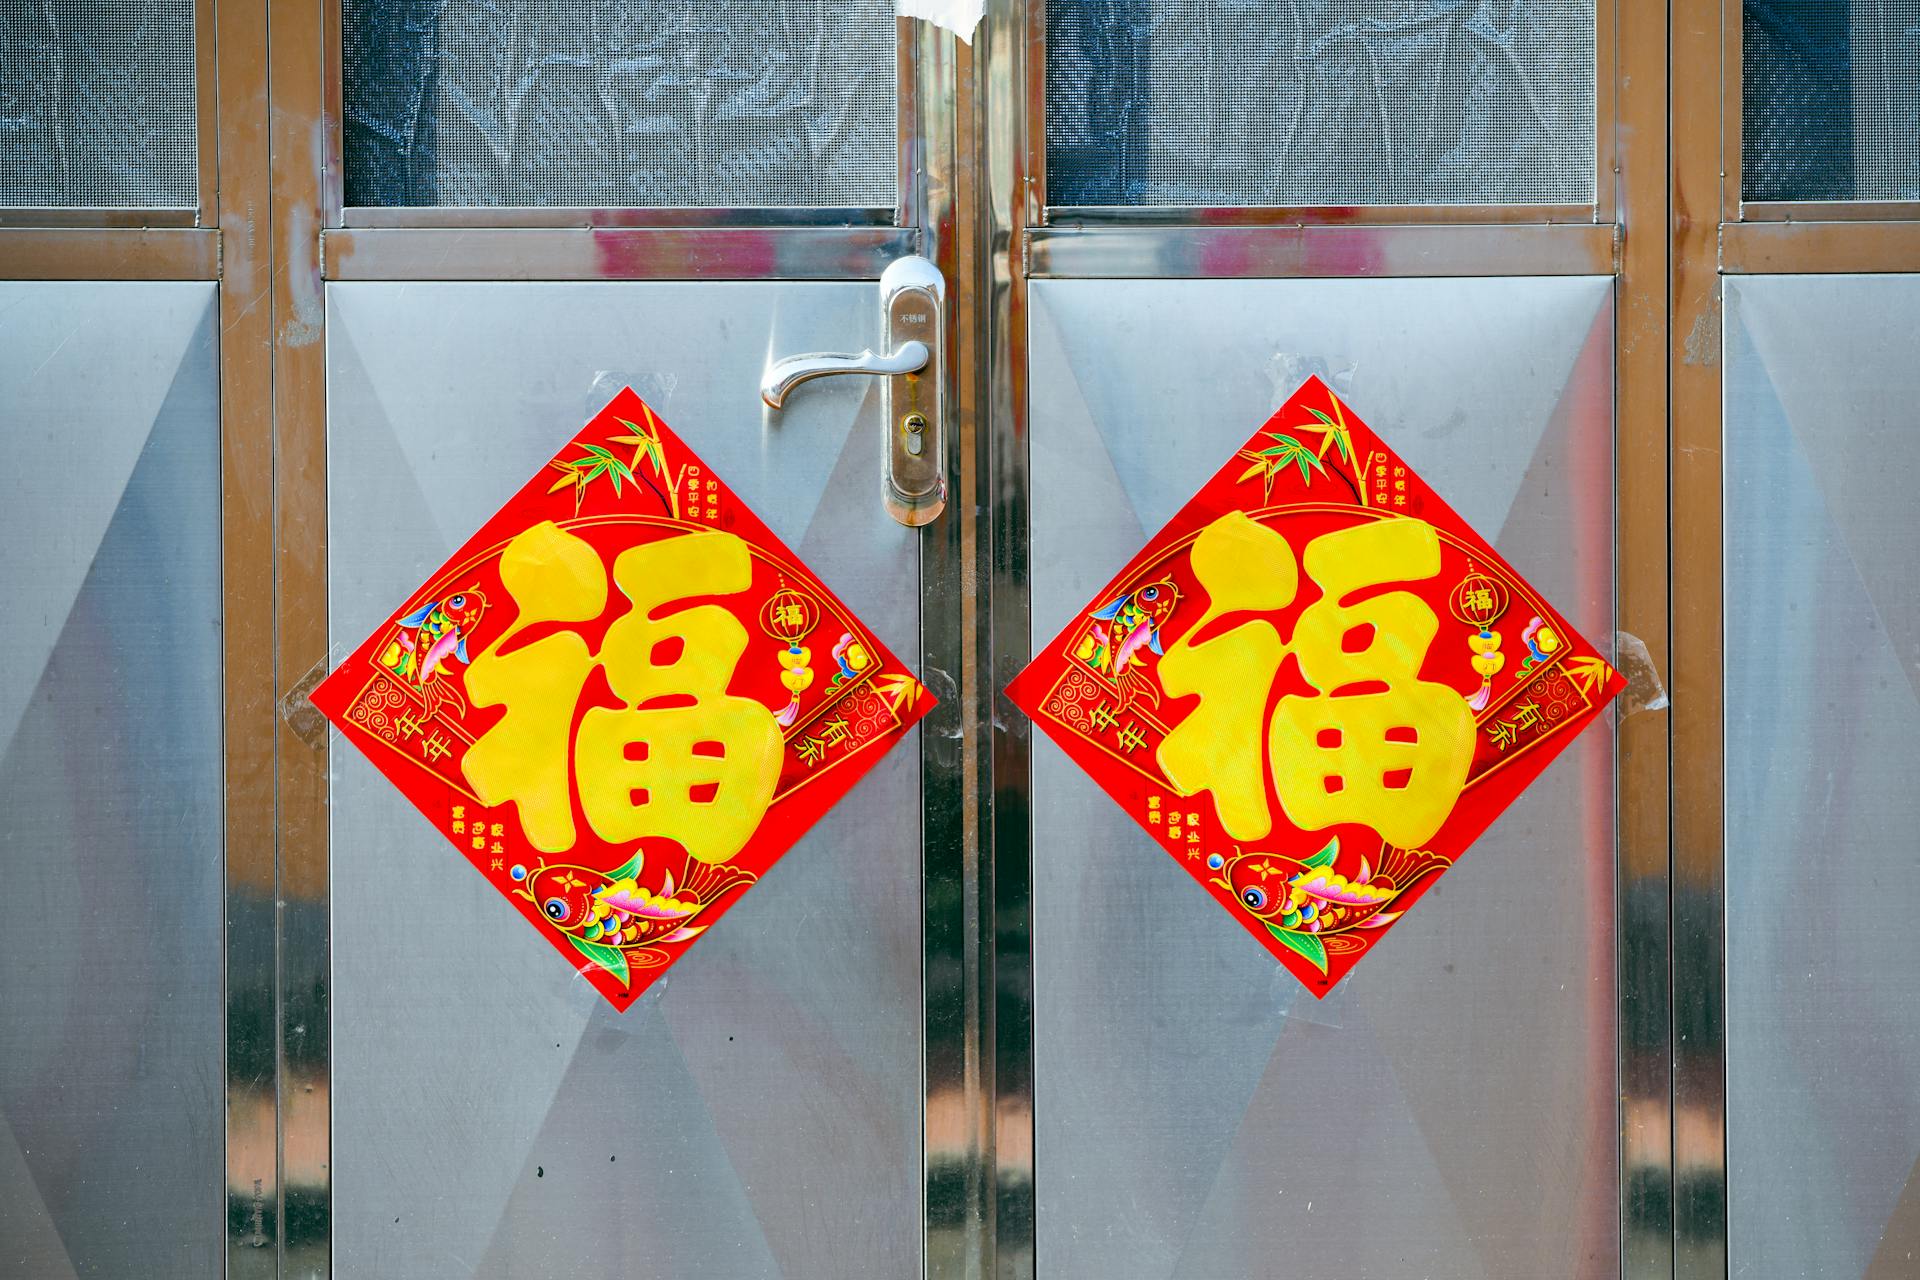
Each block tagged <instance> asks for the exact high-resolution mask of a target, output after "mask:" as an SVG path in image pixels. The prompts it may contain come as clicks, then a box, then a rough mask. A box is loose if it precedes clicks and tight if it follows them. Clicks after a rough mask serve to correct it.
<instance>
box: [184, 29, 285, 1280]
mask: <svg viewBox="0 0 1920 1280" xmlns="http://www.w3.org/2000/svg"><path fill="white" fill-rule="evenodd" d="M216 12H217V18H216V22H217V28H216V31H215V33H214V34H215V39H214V40H213V42H212V44H213V50H214V58H213V61H212V62H211V63H210V64H209V65H210V66H211V67H212V68H213V71H214V74H215V75H216V77H217V81H218V88H217V105H216V107H215V116H216V125H215V130H214V136H215V137H216V138H217V163H218V172H219V183H218V187H217V203H216V204H215V205H214V206H213V208H212V209H211V210H209V211H204V212H203V213H202V218H203V219H204V220H211V221H214V222H216V223H217V224H218V226H219V228H220V234H221V255H220V453H221V512H222V516H221V526H222V528H221V562H222V565H223V570H222V572H223V576H224V583H223V594H224V597H225V605H224V608H223V609H222V622H221V637H222V641H221V643H222V647H223V657H224V661H223V663H222V667H223V668H224V670H225V672H226V682H225V685H226V690H225V696H226V706H225V759H226V765H225V768H226V1064H227V1072H226V1074H227V1100H226V1113H227V1135H226V1137H227V1147H226V1153H227V1154H226V1183H227V1188H226V1201H227V1228H226V1239H227V1248H226V1253H227V1268H226V1270H227V1274H228V1275H229V1276H233V1277H236V1278H245V1280H252V1278H255V1277H269V1276H277V1275H278V1274H279V1258H278V1249H279V1242H280V1236H281V1227H280V1223H281V1218H280V1157H279V1063H278V1058H277V1053H276V1047H275V1046H276V1033H275V1022H274V1011H275V1009H276V1007H277V1003H276V987H275V978H276V964H277V960H276V955H277V927H276V921H275V918H274V903H275V900H276V897H277V895H278V883H277V880H276V866H275V858H274V851H275V845H276V805H275V794H274V737H275V727H276V725H277V723H278V717H277V715H276V714H275V688H274V669H273V663H272V661H271V660H270V657H269V655H271V654H272V653H273V645H274V610H273V605H272V602H273V598H274V561H273V484H274V471H273V368H272V360H271V353H272V343H273V307H272V302H271V299H270V297H269V294H270V291H271V287H272V273H273V235H272V230H271V216H270V210H269V190H270V188H269V173H268V161H269V156H268V138H267V103H268V86H267V59H266V51H267V0H221V3H220V4H219V5H218V8H217V11H216ZM203 47H204V46H203ZM215 160H216V157H215V156H203V157H202V164H203V166H211V165H212V164H214V163H215ZM209 213H210V214H211V217H210V218H209V217H208V214H209Z"/></svg>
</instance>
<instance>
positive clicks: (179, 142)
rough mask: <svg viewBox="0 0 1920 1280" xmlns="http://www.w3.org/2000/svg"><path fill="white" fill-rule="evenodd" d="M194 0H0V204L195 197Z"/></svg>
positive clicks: (178, 204) (129, 202)
mask: <svg viewBox="0 0 1920 1280" xmlns="http://www.w3.org/2000/svg"><path fill="white" fill-rule="evenodd" d="M197 108H198V102H197V99H196V96H195V89H194V47H193V0H37V2H36V3H33V4H23V3H0V205H11V206H15V207H20V206H29V207H38V208H66V209H95V208H144V209H191V208H194V207H195V206H197V205H198V204H199V203H200V169H199V151H200V146H199V142H200V140H199V132H198V125H197V120H198V115H199V112H198V110H197Z"/></svg>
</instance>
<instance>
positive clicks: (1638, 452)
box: [972, 0, 1674, 1277]
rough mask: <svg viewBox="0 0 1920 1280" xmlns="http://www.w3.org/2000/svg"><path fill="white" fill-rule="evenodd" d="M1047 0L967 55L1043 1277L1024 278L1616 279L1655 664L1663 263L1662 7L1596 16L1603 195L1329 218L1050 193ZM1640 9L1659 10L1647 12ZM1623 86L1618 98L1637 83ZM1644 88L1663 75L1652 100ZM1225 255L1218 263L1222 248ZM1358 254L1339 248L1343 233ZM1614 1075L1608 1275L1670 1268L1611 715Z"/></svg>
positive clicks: (1651, 871)
mask: <svg viewBox="0 0 1920 1280" xmlns="http://www.w3.org/2000/svg"><path fill="white" fill-rule="evenodd" d="M1044 2H1045V0H1011V2H1009V3H1005V4H999V5H992V6H990V7H989V12H988V18H987V21H986V23H985V24H984V26H983V28H982V30H981V33H980V34H979V36H978V37H977V38H976V42H975V45H974V49H975V57H976V59H977V60H978V65H977V68H976V78H977V82H978V83H979V84H981V85H983V86H985V94H986V98H985V100H984V101H983V103H982V104H981V106H980V108H979V110H978V112H977V115H978V124H977V130H978V132H979V135H980V137H981V139H982V144H981V145H982V150H983V154H984V160H983V170H984V172H985V173H987V174H989V175H992V177H991V180H990V181H983V182H981V183H980V184H979V188H978V190H979V199H980V209H979V217H980V219H981V243H982V244H983V245H987V246H990V252H989V253H988V254H987V255H986V256H985V257H984V258H983V259H982V261H981V263H980V267H979V270H978V271H977V273H976V275H975V276H974V277H973V284H974V289H973V290H972V292H973V294H974V296H975V298H976V300H977V301H978V303H979V305H980V308H981V314H980V315H979V316H978V318H977V319H976V321H975V323H976V325H977V326H978V327H979V328H980V330H981V335H980V338H979V343H980V346H981V349H982V350H984V351H986V352H988V353H989V355H988V367H987V368H986V369H984V370H983V371H982V373H981V376H982V378H983V383H982V386H981V388H980V390H979V392H978V395H979V398H980V402H981V404H982V405H983V406H984V407H985V412H986V413H987V414H988V415H989V417H990V419H991V421H992V422H993V424H994V429H993V431H992V433H991V439H990V440H989V442H988V447H989V449H990V454H989V456H986V457H983V458H981V459H980V462H979V465H980V466H981V468H982V471H983V474H984V475H986V476H987V477H988V486H989V510H990V513H991V516H990V525H989V527H988V528H987V529H986V530H984V534H983V536H984V537H985V539H986V541H987V545H986V546H985V547H984V548H983V549H982V551H981V553H980V557H979V560H978V564H979V568H980V571H981V572H982V573H983V574H989V575H990V576H991V582H992V590H991V600H992V617H991V644H992V649H991V652H990V654H989V655H988V656H987V659H986V660H987V662H988V663H989V666H990V669H991V670H992V671H993V672H994V679H993V680H992V681H991V682H990V685H991V693H992V697H993V699H994V701H993V703H992V706H991V708H990V709H989V710H990V714H988V715H987V717H986V719H987V723H988V724H989V725H990V726H991V741H990V745H989V751H990V760H991V774H990V779H991V789H992V794H993V801H994V803H993V806H992V811H991V813H990V814H989V815H988V816H989V820H990V821H991V823H992V865H991V868H990V874H991V880H992V883H991V898H992V902H993V907H994V911H995V916H996V925H995V929H994V932H995V936H996V944H995V947H994V949H993V953H992V961H993V963H994V965H995V966H996V970H997V972H996V980H995V982H994V991H995V999H996V1004H995V1016H994V1019H993V1021H992V1022H991V1023H989V1024H988V1025H987V1026H986V1027H985V1033H986V1034H987V1035H988V1037H989V1038H990V1048H989V1051H988V1060H989V1061H991V1062H992V1063H993V1064H994V1066H995V1074H994V1078H993V1080H992V1082H991V1090H992V1094H993V1115H994V1117H995V1120H996V1129H995V1131H994V1133H993V1134H992V1135H990V1138H991V1152H992V1158H993V1164H994V1173H995V1179H996V1186H997V1194H996V1196H995V1204H996V1207H997V1217H996V1220H995V1222H994V1224H993V1227H992V1230H991V1238H992V1240H993V1242H994V1247H995V1251H996V1263H997V1271H996V1273H997V1274H1000V1275H1004V1276H1031V1275H1033V1274H1034V1268H1035V1255H1034V1248H1035V1233H1034V1178H1035V1169H1034V1163H1033V1145H1034V1144H1033V1133H1034V1130H1033V1123H1034V1116H1033V1056H1032V1037H1033V969H1032V925H1033V921H1032V911H1031V897H1030V891H1031V884H1032V877H1031V859H1032V853H1033V851H1032V847H1031V829H1030V823H1029V813H1030V807H1031V803H1032V797H1031V791H1030V778H1031V769H1030V766H1031V761H1030V745H1031V744H1030V725H1029V724H1028V722H1027V721H1026V719H1025V717H1024V716H1023V715H1022V714H1021V713H1020V711H1019V710H1018V709H1017V708H1016V707H1014V706H1013V705H1012V704H1011V703H1010V702H1008V701H1007V700H1006V699H1005V698H1004V696H1002V695H1001V694H1000V693H999V686H1000V685H1001V684H1002V683H1004V680H1005V679H1006V678H1008V677H1010V676H1011V675H1012V674H1013V673H1014V672H1017V671H1018V670H1020V669H1021V668H1022V667H1024V666H1025V664H1026V662H1027V660H1028V658H1029V657H1030V654H1029V652H1028V647H1029V638H1028V636H1029V630H1028V623H1029V616H1030V611H1029V596H1028V591H1029V579H1028V566H1027V561H1026V529H1027V520H1028V512H1029V509H1030V503H1031V494H1030V491H1029V488H1028V471H1027V440H1028V435H1027V425H1028V424H1027V419H1026V415H1027V368H1026V335H1025V317H1026V303H1027V297H1026V294H1027V281H1028V279H1030V278H1038V277H1081V278H1088V277H1095V278H1127V277H1145V276H1157V277H1178V278H1192V279H1200V278H1219V277H1220V276H1221V275H1222V274H1223V272H1222V268H1220V267H1219V266H1217V265H1215V264H1218V263H1220V262H1222V261H1226V262H1232V263H1235V264H1236V265H1235V266H1234V267H1233V268H1232V269H1231V272H1230V274H1232V275H1233V276H1235V277H1239V278H1282V277H1316V276H1319V277H1324V276H1345V275H1353V274H1356V269H1355V268H1354V267H1352V266H1351V265H1350V264H1353V263H1357V262H1368V263H1373V264H1376V265H1374V266H1371V267H1367V268H1361V269H1358V273H1359V274H1366V275H1372V276H1376V277H1411V276H1476V275H1482V276H1484V275H1502V276H1511V275H1529V274H1533V275H1568V274H1577V275H1593V274H1604V275H1611V276H1613V277H1614V280H1615V296H1614V302H1615V315H1616V322H1615V332H1614V349H1613V357H1614V369H1615V414H1616V418H1615V494H1616V510H1615V541H1616V548H1615V550H1616V560H1615V563H1616V580H1615V600H1616V615H1615V616H1616V619H1617V622H1616V625H1617V626H1618V628H1619V629H1620V630H1623V631H1627V632H1631V633H1633V634H1635V635H1637V636H1639V637H1640V638H1641V639H1643V640H1644V641H1645V642H1646V644H1647V647H1648V650H1649V654H1650V656H1651V658H1652V660H1653V663H1654V665H1655V667H1656V669H1660V670H1664V669H1665V668H1666V665H1667V657H1668V653H1667V650H1668V548H1669V544H1668V523H1667V517H1668V510H1667V465H1668V436H1667V382H1666V376H1667V371H1666V353H1667V350H1668V315H1667V306H1666V297H1665V291H1666V287H1667V279H1666V277H1667V255H1666V245H1665V243H1664V240H1663V238H1661V237H1658V236H1654V235H1652V234H1646V233H1643V234H1639V235H1633V234H1629V230H1630V229H1639V228H1645V229H1647V231H1648V232H1650V231H1651V229H1652V228H1653V227H1655V226H1657V225H1659V224H1660V223H1661V222H1662V221H1664V219H1665V213H1666V207H1667V203H1666V202H1667V166H1668V156H1667V95H1666V91H1665V90H1666V78H1667V47H1666V34H1667V33H1666V17H1667V14H1666V10H1665V7H1664V6H1661V7H1657V8H1656V7H1653V6H1650V5H1637V4H1635V3H1633V0H1599V3H1598V4H1597V7H1596V23H1597V26H1596V39H1595V45H1596V51H1595V52H1596V61H1597V66H1598V74H1597V76H1596V112H1595V116H1596V128H1597V130H1598V134H1597V138H1596V147H1595V153H1596V154H1595V159H1596V184H1595V201H1594V204H1593V205H1591V206H1586V205H1581V206H1510V207H1499V206H1495V207H1469V206H1423V207H1406V208H1387V207H1374V208H1361V209H1358V210H1354V209H1342V210H1339V211H1329V210H1315V209H1295V208H1284V209H1280V208H1268V209H1239V208H1234V209H1162V208H1128V209H1114V208H1105V207H1102V208H1080V207H1074V208H1061V207H1049V206H1048V204H1047V201H1046V191H1045V161H1046V150H1045V127H1044V118H1045V105H1046V102H1045V48H1046V24H1045V17H1044V12H1043V8H1044ZM1647 19H1651V21H1647ZM1629 86H1632V91H1631V92H1629V91H1628V87H1629ZM1648 86H1654V88H1653V89H1652V90H1650V89H1649V88H1648ZM1224 246H1231V249H1232V252H1231V253H1224V254H1223V253H1218V252H1216V250H1218V249H1220V248H1222V247H1224ZM1362 246H1364V248H1365V249H1366V250H1367V252H1365V253H1357V252H1354V250H1355V249H1356V247H1362ZM1616 732H1617V735H1618V736H1617V739H1616V752H1617V755H1616V761H1617V774H1616V788H1617V791H1616V795H1617V801H1616V832H1617V842H1618V844H1617V872H1616V876H1617V878H1616V886H1615V901H1616V904H1617V906H1616V938H1615V945H1616V963H1617V966H1618V970H1617V983H1616V996H1617V1010H1616V1013H1617V1025H1618V1027H1619V1034H1620V1042H1619V1046H1618V1050H1617V1054H1618V1057H1617V1063H1618V1066H1617V1070H1618V1081H1619V1089H1620V1107H1619V1112H1618V1115H1619V1119H1620V1130H1619V1132H1620V1147H1619V1169H1620V1231H1621V1237H1620V1238H1621V1249H1622V1269H1623V1271H1624V1272H1625V1273H1626V1274H1629V1275H1632V1276H1636V1277H1638V1276H1649V1277H1652V1276H1669V1275H1671V1274H1672V1261H1673V1259H1672V1239H1673V1234H1672V1233H1673V1221H1674V1220H1673V1208H1672V1196H1671V1185H1672V1182H1671V1179H1672V1168H1673V1166H1672V1152H1671V1143H1672V1133H1673V1124H1672V1111H1671V1092H1670V1074H1669V1071H1670V1062H1671V1057H1670V1045H1671V1040H1670V1036H1671V1028H1670V1020H1669V1014H1670V1005H1669V978H1668V974H1669V967H1668V965H1669V956H1668V855H1669V845H1668V821H1669V788H1668V750H1669V746H1668V725H1667V717H1666V716H1665V715H1664V714H1660V713H1657V712H1656V713H1652V714H1643V715H1635V716H1630V717H1627V718H1625V719H1623V720H1621V721H1620V722H1619V723H1618V725H1617V728H1616Z"/></svg>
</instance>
